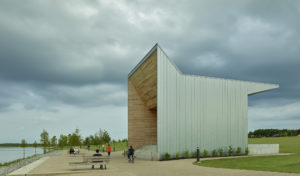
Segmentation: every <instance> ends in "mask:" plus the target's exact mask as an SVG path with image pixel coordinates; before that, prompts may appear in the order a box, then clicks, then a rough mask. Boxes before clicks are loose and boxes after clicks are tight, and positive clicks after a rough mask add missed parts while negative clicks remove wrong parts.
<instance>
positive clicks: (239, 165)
mask: <svg viewBox="0 0 300 176" xmlns="http://www.w3.org/2000/svg"><path fill="white" fill-rule="evenodd" d="M248 141H249V144H279V146H280V152H281V153H295V154H294V155H289V156H259V157H247V158H232V159H229V158H228V159H220V160H208V161H201V163H200V164H197V165H200V166H208V167H216V168H230V169H247V170H260V171H274V172H290V173H300V137H276V138H250V139H249V140H248ZM195 164H196V163H195Z"/></svg>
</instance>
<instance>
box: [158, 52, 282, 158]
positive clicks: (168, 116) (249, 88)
mask: <svg viewBox="0 0 300 176" xmlns="http://www.w3.org/2000/svg"><path fill="white" fill-rule="evenodd" d="M157 56H158V57H157V59H158V60H157V76H158V77H157V84H158V85H157V86H158V87H157V91H158V92H157V94H158V95H157V96H158V97H157V140H158V141H157V143H158V145H157V147H158V153H159V154H160V156H162V155H163V154H164V153H165V152H168V153H169V154H171V155H172V156H175V154H176V153H177V152H180V153H182V154H183V153H184V151H185V150H189V151H190V153H194V151H195V150H196V148H197V147H200V150H201V152H203V150H204V149H206V150H208V151H212V150H213V149H218V148H223V149H225V148H227V147H228V146H230V145H232V146H233V147H235V148H236V147H242V148H243V149H244V148H246V147H247V145H248V136H247V133H248V94H251V93H253V92H255V91H264V90H267V89H271V88H277V87H278V85H273V84H260V83H258V84H253V83H252V82H245V81H236V80H228V79H219V78H210V77H203V76H192V75H183V74H182V73H181V72H180V71H179V70H178V69H177V67H176V66H175V65H174V64H173V63H172V62H171V61H170V60H169V59H168V57H167V56H166V54H165V53H164V52H163V51H162V50H161V49H160V48H159V47H158V48H157Z"/></svg>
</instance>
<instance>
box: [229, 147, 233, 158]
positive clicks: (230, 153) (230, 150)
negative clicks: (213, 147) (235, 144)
mask: <svg viewBox="0 0 300 176" xmlns="http://www.w3.org/2000/svg"><path fill="white" fill-rule="evenodd" d="M232 153H233V150H232V146H231V145H230V146H229V148H228V155H229V156H231V155H232Z"/></svg>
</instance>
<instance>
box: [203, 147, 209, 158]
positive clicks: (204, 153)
mask: <svg viewBox="0 0 300 176" xmlns="http://www.w3.org/2000/svg"><path fill="white" fill-rule="evenodd" d="M207 156H208V152H207V150H205V149H204V151H203V157H207Z"/></svg>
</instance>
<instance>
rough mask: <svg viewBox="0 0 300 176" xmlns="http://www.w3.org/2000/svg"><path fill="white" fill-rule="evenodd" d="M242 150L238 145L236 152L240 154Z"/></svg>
mask: <svg viewBox="0 0 300 176" xmlns="http://www.w3.org/2000/svg"><path fill="white" fill-rule="evenodd" d="M241 150H242V149H241V147H238V148H237V149H236V154H237V155H240V154H241Z"/></svg>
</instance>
